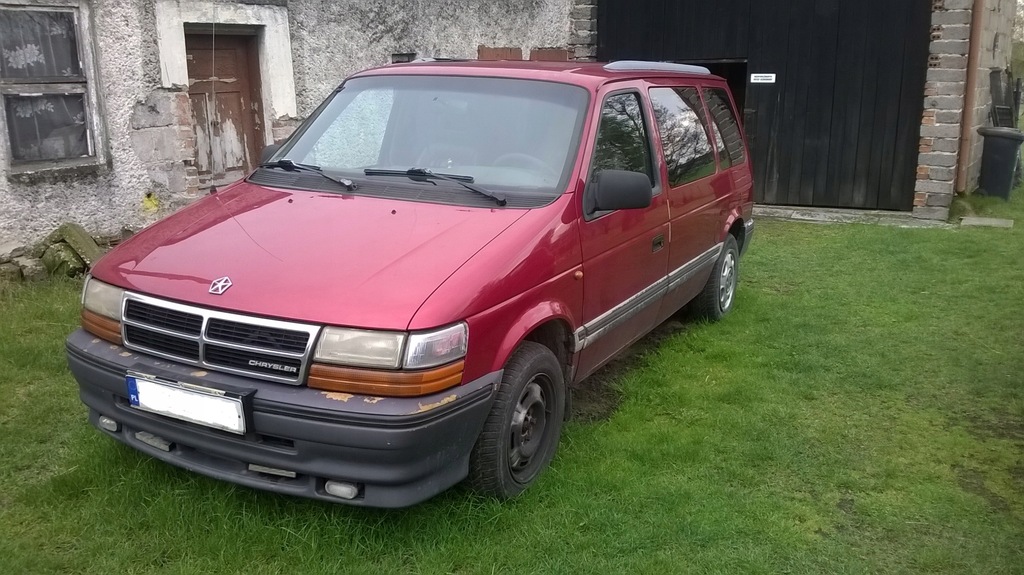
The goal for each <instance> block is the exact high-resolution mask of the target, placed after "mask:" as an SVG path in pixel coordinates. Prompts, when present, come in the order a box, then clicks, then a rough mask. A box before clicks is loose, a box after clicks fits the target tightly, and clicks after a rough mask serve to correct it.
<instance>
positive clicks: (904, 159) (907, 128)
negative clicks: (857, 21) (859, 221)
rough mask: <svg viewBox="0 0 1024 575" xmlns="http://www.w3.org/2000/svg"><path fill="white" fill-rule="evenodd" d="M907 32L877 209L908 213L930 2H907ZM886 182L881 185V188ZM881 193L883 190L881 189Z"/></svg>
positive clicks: (929, 20)
mask: <svg viewBox="0 0 1024 575" xmlns="http://www.w3.org/2000/svg"><path fill="white" fill-rule="evenodd" d="M906 8H907V10H908V11H909V15H908V24H907V30H906V32H905V33H904V36H903V39H904V63H903V73H902V74H901V75H900V79H901V86H900V103H899V108H900V110H899V122H898V125H897V130H896V141H895V145H894V148H893V171H892V175H891V176H890V178H889V181H888V190H887V191H888V193H887V194H885V196H884V197H885V198H886V199H885V201H884V202H881V201H880V205H881V207H882V208H884V209H888V210H910V209H911V208H912V207H913V205H914V183H915V181H916V172H917V156H918V145H919V141H920V133H921V113H922V111H923V110H924V96H923V95H924V85H925V79H926V76H927V73H928V64H927V62H928V47H929V42H930V41H931V38H930V31H931V30H930V29H931V2H929V1H928V0H909V1H907V2H906ZM885 184H886V182H883V186H884V185H885ZM883 189H884V188H883Z"/></svg>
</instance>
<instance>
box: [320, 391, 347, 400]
mask: <svg viewBox="0 0 1024 575" xmlns="http://www.w3.org/2000/svg"><path fill="white" fill-rule="evenodd" d="M323 394H324V397H326V398H327V399H335V400H337V401H348V400H350V399H352V397H353V396H352V394H351V393H328V392H326V391H325V392H323Z"/></svg>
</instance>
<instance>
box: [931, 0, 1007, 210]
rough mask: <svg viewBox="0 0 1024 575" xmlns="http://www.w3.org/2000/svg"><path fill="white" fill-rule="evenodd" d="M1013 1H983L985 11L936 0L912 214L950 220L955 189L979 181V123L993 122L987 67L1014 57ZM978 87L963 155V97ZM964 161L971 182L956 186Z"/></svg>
mask: <svg viewBox="0 0 1024 575" xmlns="http://www.w3.org/2000/svg"><path fill="white" fill-rule="evenodd" d="M1014 6H1015V0H985V9H984V11H983V12H982V13H981V14H973V7H974V2H973V0H933V1H932V31H931V33H932V42H931V46H930V55H929V57H928V78H927V84H925V94H924V96H925V98H924V113H923V114H922V117H921V142H920V156H919V158H918V168H917V184H916V185H915V188H914V189H915V194H914V215H915V216H916V217H920V218H928V219H946V218H947V217H948V216H949V205H950V203H951V202H952V200H953V196H954V194H955V193H956V192H958V191H960V192H971V191H973V190H974V189H975V188H977V185H978V175H979V172H980V170H981V153H982V144H983V140H982V138H981V137H980V136H979V135H978V134H977V128H979V127H981V126H986V125H991V120H989V111H990V108H991V104H992V98H991V95H990V91H989V69H990V68H991V67H998V68H1006V67H1007V66H1008V65H1009V59H1010V51H1011V47H1010V30H1011V28H1012V26H1013V17H1014ZM975 17H980V18H984V22H983V32H982V37H981V38H980V40H978V41H980V42H981V52H980V56H981V57H980V60H979V62H978V70H977V73H976V78H975V83H974V85H973V86H970V87H968V86H967V68H968V52H969V51H970V44H971V23H972V20H973V18H975ZM968 90H973V91H974V92H975V98H976V100H975V110H974V121H973V125H972V126H971V130H970V131H969V134H968V137H969V138H970V146H969V148H968V150H969V152H968V154H967V157H966V158H959V157H958V155H959V151H960V136H961V125H962V123H963V121H964V118H965V116H964V105H965V100H966V98H965V96H966V94H967V92H968ZM963 162H966V164H965V166H966V169H967V182H966V185H965V186H964V189H962V190H958V189H957V182H956V177H957V167H958V166H959V165H960V164H962V163H963Z"/></svg>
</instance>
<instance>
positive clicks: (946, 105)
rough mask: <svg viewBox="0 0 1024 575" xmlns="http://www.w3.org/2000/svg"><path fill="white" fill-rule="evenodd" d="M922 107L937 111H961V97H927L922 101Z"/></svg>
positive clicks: (962, 106) (962, 103)
mask: <svg viewBox="0 0 1024 575" xmlns="http://www.w3.org/2000/svg"><path fill="white" fill-rule="evenodd" d="M924 107H925V108H932V109H934V110H935V111H939V110H962V109H963V108H964V99H963V96H928V97H926V98H925V99H924Z"/></svg>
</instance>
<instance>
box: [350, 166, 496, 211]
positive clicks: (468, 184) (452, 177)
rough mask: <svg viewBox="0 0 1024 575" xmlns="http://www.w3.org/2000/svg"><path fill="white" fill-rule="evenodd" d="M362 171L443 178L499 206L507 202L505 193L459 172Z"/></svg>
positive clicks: (426, 178) (411, 176)
mask: <svg viewBox="0 0 1024 575" xmlns="http://www.w3.org/2000/svg"><path fill="white" fill-rule="evenodd" d="M363 173H364V174H366V175H367V176H404V177H406V178H409V179H412V180H443V181H445V182H452V183H455V184H458V185H460V186H462V187H463V188H466V189H467V190H470V191H472V192H476V193H477V194H480V195H481V196H485V197H488V198H491V199H492V200H494V201H495V203H497V204H498V205H499V206H504V205H505V204H507V203H508V200H507V199H506V198H505V194H501V193H498V192H492V191H491V190H488V189H487V188H481V187H480V186H477V185H474V184H473V176H463V175H461V174H438V173H435V172H432V171H430V170H429V169H427V168H409V169H408V170H377V169H374V168H367V169H365V170H363Z"/></svg>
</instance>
